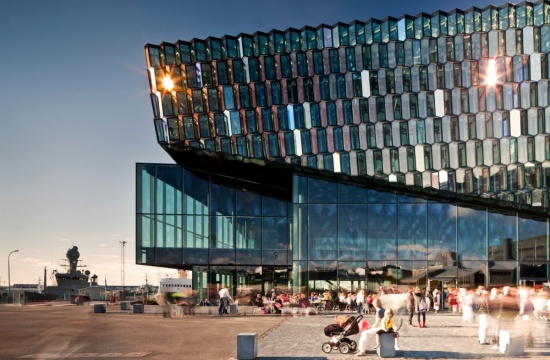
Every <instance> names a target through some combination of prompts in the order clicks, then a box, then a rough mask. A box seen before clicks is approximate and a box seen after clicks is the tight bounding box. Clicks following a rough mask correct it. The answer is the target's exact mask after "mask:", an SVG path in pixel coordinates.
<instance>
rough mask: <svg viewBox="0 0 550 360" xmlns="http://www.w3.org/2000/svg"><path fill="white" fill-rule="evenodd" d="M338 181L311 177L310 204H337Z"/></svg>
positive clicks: (309, 183)
mask: <svg viewBox="0 0 550 360" xmlns="http://www.w3.org/2000/svg"><path fill="white" fill-rule="evenodd" d="M337 186H338V183H336V182H331V181H326V180H319V179H314V178H310V179H309V181H308V194H309V197H308V202H309V203H310V204H336V203H337V202H338V201H337V195H338V191H337V190H338V189H337Z"/></svg>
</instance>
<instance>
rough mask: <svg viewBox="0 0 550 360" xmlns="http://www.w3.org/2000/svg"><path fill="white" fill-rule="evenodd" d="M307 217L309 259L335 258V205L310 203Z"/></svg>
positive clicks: (336, 227)
mask: <svg viewBox="0 0 550 360" xmlns="http://www.w3.org/2000/svg"><path fill="white" fill-rule="evenodd" d="M308 219H309V234H308V235H309V236H308V243H309V259H336V257H337V252H336V251H337V250H336V249H337V244H336V239H337V238H338V234H337V229H338V221H337V216H336V205H310V206H309V211H308Z"/></svg>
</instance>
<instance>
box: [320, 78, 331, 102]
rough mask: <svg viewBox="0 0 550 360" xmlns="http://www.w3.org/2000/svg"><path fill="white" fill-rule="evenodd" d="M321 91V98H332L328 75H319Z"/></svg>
mask: <svg viewBox="0 0 550 360" xmlns="http://www.w3.org/2000/svg"><path fill="white" fill-rule="evenodd" d="M319 91H320V97H321V100H330V88H329V79H328V76H320V77H319Z"/></svg>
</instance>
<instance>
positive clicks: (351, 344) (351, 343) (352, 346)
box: [349, 340, 357, 351]
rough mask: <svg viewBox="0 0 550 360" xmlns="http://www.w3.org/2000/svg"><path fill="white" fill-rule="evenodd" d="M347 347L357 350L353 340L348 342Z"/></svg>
mask: <svg viewBox="0 0 550 360" xmlns="http://www.w3.org/2000/svg"><path fill="white" fill-rule="evenodd" d="M349 349H350V350H351V351H355V350H357V343H356V342H355V340H351V341H350V343H349Z"/></svg>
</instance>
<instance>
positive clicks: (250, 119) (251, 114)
mask: <svg viewBox="0 0 550 360" xmlns="http://www.w3.org/2000/svg"><path fill="white" fill-rule="evenodd" d="M245 118H246V131H247V133H249V134H253V133H257V132H258V121H257V120H256V111H254V110H246V111H245Z"/></svg>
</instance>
